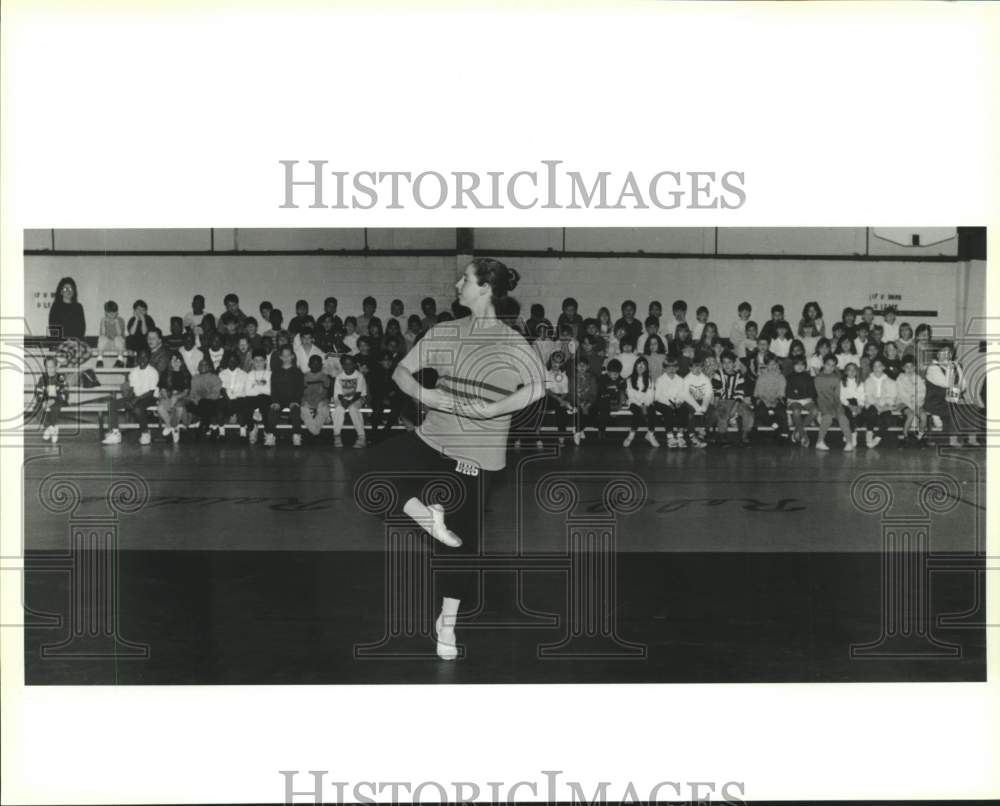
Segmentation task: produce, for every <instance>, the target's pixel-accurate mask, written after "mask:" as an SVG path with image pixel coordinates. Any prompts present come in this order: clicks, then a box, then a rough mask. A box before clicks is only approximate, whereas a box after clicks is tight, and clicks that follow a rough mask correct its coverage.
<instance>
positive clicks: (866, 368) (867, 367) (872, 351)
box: [858, 342, 885, 383]
mask: <svg viewBox="0 0 1000 806" xmlns="http://www.w3.org/2000/svg"><path fill="white" fill-rule="evenodd" d="M881 359H882V352H881V350H879V347H878V345H877V344H875V343H874V342H868V343H867V344H866V345H865V349H864V351H863V352H862V353H861V360H860V361H859V362H858V366H859V367H860V372H859V375H860V376H861V382H862V383H864V382H865V381H866V380H868V376H869V375H871V374H872V370H873V369H874V365H875V361H877V360H881ZM882 369H883V370H884V369H885V363H884V362H883V363H882Z"/></svg>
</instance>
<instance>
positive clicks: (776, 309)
mask: <svg viewBox="0 0 1000 806" xmlns="http://www.w3.org/2000/svg"><path fill="white" fill-rule="evenodd" d="M778 322H785V306H784V305H772V306H771V318H770V319H768V320H767V321H766V322H765V323H764V326H763V327H762V328H761V329H760V334H759V335H758V337H757V338H766V339H767V340H768V341H769V342H771V341H774V337H775V336H777V335H778V333H777V330H776V329H775V328H776V326H777V324H778ZM785 326H786V328H787V329H788V330H791V328H788V323H787V322H785Z"/></svg>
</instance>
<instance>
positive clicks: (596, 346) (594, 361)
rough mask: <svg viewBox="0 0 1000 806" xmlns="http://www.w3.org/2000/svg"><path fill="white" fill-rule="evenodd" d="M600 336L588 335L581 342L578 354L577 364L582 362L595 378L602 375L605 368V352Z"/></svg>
mask: <svg viewBox="0 0 1000 806" xmlns="http://www.w3.org/2000/svg"><path fill="white" fill-rule="evenodd" d="M602 348H603V344H602V342H601V337H600V336H593V335H590V334H587V335H586V336H584V337H583V341H582V342H580V351H579V353H577V356H576V358H577V362H578V363H579V362H580V361H581V360H582V361H583V362H584V363H586V364H587V369H588V371H589V372H590V374H591V375H593V376H594V377H595V378H596V377H597V376H598V375H600V374H601V370H602V369H603V367H604V358H605V354H604V350H603V349H602Z"/></svg>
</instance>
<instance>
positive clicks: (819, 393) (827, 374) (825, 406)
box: [813, 353, 855, 451]
mask: <svg viewBox="0 0 1000 806" xmlns="http://www.w3.org/2000/svg"><path fill="white" fill-rule="evenodd" d="M813 383H814V385H815V386H816V408H817V410H818V411H819V436H818V437H817V439H816V450H818V451H828V450H830V446H829V445H827V444H826V434H827V431H829V430H830V426H831V425H833V421H834V420H836V421H837V424H838V425H839V426H840V430H841V432H842V433H843V435H844V450H845V451H853V450H854V443H855V439H854V438H853V436H852V434H851V424H850V421H848V419H847V415H846V413H845V412H844V405H843V403H841V402H840V388H841V387H840V370H839V369H837V357H836V356H835V355H834V354H833V353H828V354H827V355H825V356H823V366H822V368H821V369H820V371H819V373H818V374H817V375H816V377H815V378H814V379H813Z"/></svg>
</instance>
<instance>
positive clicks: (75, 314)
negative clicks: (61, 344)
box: [49, 300, 87, 339]
mask: <svg viewBox="0 0 1000 806" xmlns="http://www.w3.org/2000/svg"><path fill="white" fill-rule="evenodd" d="M86 330H87V321H86V317H84V315H83V306H82V305H81V304H80V303H79V302H63V301H62V300H57V301H56V302H53V303H52V307H51V308H49V335H50V336H58V337H59V338H61V339H82V338H83V337H84V336H85V335H86Z"/></svg>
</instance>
